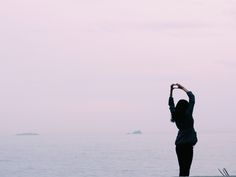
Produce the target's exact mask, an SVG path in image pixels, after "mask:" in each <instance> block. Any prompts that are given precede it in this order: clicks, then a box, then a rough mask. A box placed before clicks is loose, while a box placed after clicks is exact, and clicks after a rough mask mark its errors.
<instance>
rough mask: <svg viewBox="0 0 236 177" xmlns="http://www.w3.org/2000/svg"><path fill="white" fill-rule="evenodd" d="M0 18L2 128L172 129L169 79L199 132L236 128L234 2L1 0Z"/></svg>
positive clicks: (47, 130)
mask: <svg viewBox="0 0 236 177" xmlns="http://www.w3.org/2000/svg"><path fill="white" fill-rule="evenodd" d="M0 25H1V26H0V39H1V40H0V73H1V74H0V88H1V92H0V121H1V124H0V133H1V134H5V133H6V134H15V133H19V132H38V133H42V134H47V133H66V132H69V133H70V132H109V131H110V132H111V131H113V132H124V133H126V132H128V131H132V130H136V129H141V130H143V131H144V132H154V131H175V130H176V128H175V125H174V124H172V123H170V121H169V120H170V113H169V110H168V105H167V101H168V96H169V85H170V84H171V83H176V82H179V83H182V84H183V85H184V86H186V87H187V88H188V89H189V90H192V91H193V93H194V94H195V96H196V106H195V110H194V119H195V127H196V130H197V131H200V132H205V131H210V132H214V131H233V130H236V125H235V123H236V120H235V119H236V109H235V107H234V106H235V103H234V99H236V93H235V92H236V82H235V76H236V49H235V46H236V1H234V0H181V1H175V0H165V1H158V0H145V1H141V0H119V1H115V0H96V1H95V0H59V1H58V0H57V1H56V0H20V1H19V0H7V1H1V2H0ZM175 96H176V97H175V98H176V102H177V100H178V99H180V98H182V97H184V98H187V97H186V95H185V94H184V93H183V92H181V91H176V92H175Z"/></svg>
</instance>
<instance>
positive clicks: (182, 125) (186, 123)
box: [169, 91, 197, 145]
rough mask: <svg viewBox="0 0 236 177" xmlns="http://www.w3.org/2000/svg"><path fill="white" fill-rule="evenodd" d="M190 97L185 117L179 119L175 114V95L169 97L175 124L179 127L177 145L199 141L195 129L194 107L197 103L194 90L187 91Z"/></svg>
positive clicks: (192, 143)
mask: <svg viewBox="0 0 236 177" xmlns="http://www.w3.org/2000/svg"><path fill="white" fill-rule="evenodd" d="M187 95H188V97H189V106H188V108H187V110H186V111H185V115H184V117H181V119H178V118H176V119H175V117H174V116H176V115H175V104H174V99H173V97H169V109H170V112H171V116H172V118H173V119H174V120H175V124H176V126H177V128H178V129H179V132H178V135H177V137H176V140H175V145H184V144H189V145H195V144H196V143H197V133H196V131H195V130H194V120H193V116H192V114H193V108H194V104H195V97H194V95H193V93H192V92H190V91H189V92H187Z"/></svg>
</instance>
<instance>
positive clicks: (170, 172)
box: [0, 132, 236, 177]
mask: <svg viewBox="0 0 236 177" xmlns="http://www.w3.org/2000/svg"><path fill="white" fill-rule="evenodd" d="M175 136H176V135H175V133H163V132H162V133H143V134H141V135H127V134H125V133H113V134H80V135H76V134H73V135H46V134H41V135H39V136H16V135H8V136H3V135H2V136H0V177H157V176H162V177H167V176H168V177H170V176H178V163H177V158H176V154H175V146H174V140H175ZM198 137H199V142H198V144H197V145H196V146H195V147H194V159H193V163H192V168H191V175H194V176H195V175H219V176H220V173H219V172H218V168H219V169H222V168H226V169H227V170H228V172H229V173H230V174H232V175H233V174H234V175H235V174H236V135H235V134H234V133H205V134H200V135H198Z"/></svg>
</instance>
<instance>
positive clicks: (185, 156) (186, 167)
mask: <svg viewBox="0 0 236 177" xmlns="http://www.w3.org/2000/svg"><path fill="white" fill-rule="evenodd" d="M176 154H177V157H178V162H179V176H189V173H190V167H191V164H192V160H193V146H191V145H181V146H176Z"/></svg>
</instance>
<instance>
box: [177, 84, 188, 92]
mask: <svg viewBox="0 0 236 177" xmlns="http://www.w3.org/2000/svg"><path fill="white" fill-rule="evenodd" d="M175 85H177V87H178V88H179V89H182V90H184V91H185V92H188V90H187V89H186V88H185V87H184V86H182V85H181V84H178V83H177V84H175Z"/></svg>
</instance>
